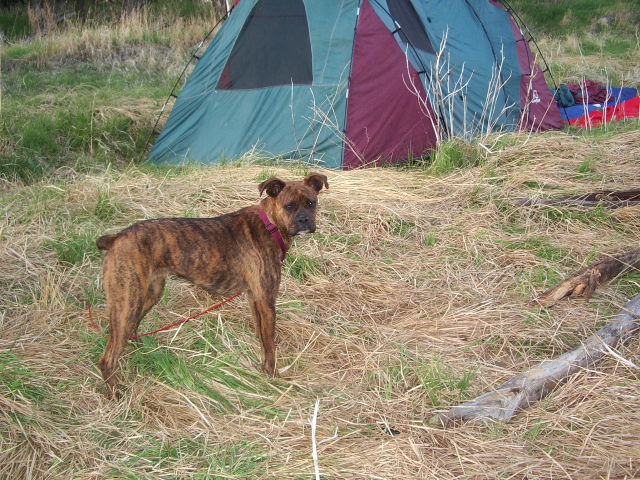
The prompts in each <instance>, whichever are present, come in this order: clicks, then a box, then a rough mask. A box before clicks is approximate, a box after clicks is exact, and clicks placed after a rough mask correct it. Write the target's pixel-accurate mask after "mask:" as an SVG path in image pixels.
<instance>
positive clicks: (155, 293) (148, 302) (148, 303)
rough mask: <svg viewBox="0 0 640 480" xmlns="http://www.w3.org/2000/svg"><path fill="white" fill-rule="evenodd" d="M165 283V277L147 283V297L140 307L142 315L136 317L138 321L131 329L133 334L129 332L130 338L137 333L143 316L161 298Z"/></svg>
mask: <svg viewBox="0 0 640 480" xmlns="http://www.w3.org/2000/svg"><path fill="white" fill-rule="evenodd" d="M165 282H166V277H157V278H155V279H153V280H151V282H150V283H149V288H148V290H147V295H146V297H145V299H144V305H143V306H142V313H141V314H140V316H139V317H138V321H137V322H136V326H135V328H134V329H133V332H131V336H132V337H133V336H134V335H135V334H136V333H137V332H138V327H139V326H140V322H141V321H142V319H143V318H144V316H145V315H146V314H147V313H149V310H151V309H152V308H153V306H154V305H155V304H156V303H158V302H159V301H160V299H161V298H162V294H163V293H164V285H165Z"/></svg>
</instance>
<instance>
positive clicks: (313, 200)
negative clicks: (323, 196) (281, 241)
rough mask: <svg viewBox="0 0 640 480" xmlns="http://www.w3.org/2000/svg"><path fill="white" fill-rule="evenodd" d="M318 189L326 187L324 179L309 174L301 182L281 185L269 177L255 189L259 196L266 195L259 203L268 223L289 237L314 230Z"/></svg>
mask: <svg viewBox="0 0 640 480" xmlns="http://www.w3.org/2000/svg"><path fill="white" fill-rule="evenodd" d="M322 187H324V188H329V183H328V182H327V177H326V176H325V175H321V174H319V173H310V174H309V175H307V176H306V177H305V178H304V180H302V181H298V182H285V181H282V180H280V179H279V178H276V177H271V178H268V179H267V180H265V181H264V182H262V183H261V184H260V185H259V186H258V190H259V191H260V195H262V192H267V195H268V196H267V198H266V199H264V200H263V201H262V204H263V205H264V207H265V210H266V211H267V213H268V214H269V217H270V218H271V221H272V222H274V223H275V224H276V226H277V227H278V228H279V229H280V230H283V231H285V232H287V234H289V235H290V236H294V235H298V234H300V233H313V232H315V231H316V206H317V204H318V193H319V192H320V190H322Z"/></svg>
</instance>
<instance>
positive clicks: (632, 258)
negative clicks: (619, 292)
mask: <svg viewBox="0 0 640 480" xmlns="http://www.w3.org/2000/svg"><path fill="white" fill-rule="evenodd" d="M637 269H640V249H637V250H632V251H630V252H626V253H622V254H619V255H615V256H612V257H610V258H605V259H604V260H600V261H599V262H596V263H594V264H592V265H589V266H588V267H586V268H583V269H582V270H579V271H577V272H576V273H575V274H574V275H572V276H571V277H569V278H568V279H566V280H564V281H563V282H561V283H560V284H558V285H556V286H555V287H553V288H550V289H549V290H547V291H546V292H544V293H542V294H541V295H540V296H539V297H538V298H536V302H538V303H539V304H540V305H543V306H545V307H548V306H551V305H554V304H556V303H557V302H558V301H560V300H561V299H563V298H565V297H577V296H583V297H584V298H585V299H586V300H589V299H590V298H591V295H593V292H594V291H595V290H596V288H598V285H600V284H601V283H603V282H607V281H609V280H611V279H612V278H614V277H616V276H618V275H621V274H623V273H626V272H628V271H629V270H637Z"/></svg>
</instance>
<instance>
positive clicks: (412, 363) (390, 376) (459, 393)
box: [369, 346, 476, 406]
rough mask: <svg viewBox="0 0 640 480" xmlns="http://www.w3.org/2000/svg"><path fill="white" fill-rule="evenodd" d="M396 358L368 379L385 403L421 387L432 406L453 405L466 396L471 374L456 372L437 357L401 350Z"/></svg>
mask: <svg viewBox="0 0 640 480" xmlns="http://www.w3.org/2000/svg"><path fill="white" fill-rule="evenodd" d="M399 348H400V355H399V356H397V357H394V358H389V359H388V361H386V362H384V363H383V365H381V366H380V368H378V369H377V370H376V371H374V372H372V373H371V375H370V380H369V382H370V388H372V389H374V390H377V391H379V393H380V395H381V396H382V397H383V398H386V399H392V398H394V397H395V396H397V395H401V394H404V392H406V391H407V390H408V389H410V388H415V387H417V386H419V387H422V391H424V393H425V395H426V396H427V398H428V399H429V402H430V403H431V404H432V405H433V406H440V405H445V404H454V403H456V402H458V401H461V400H465V399H467V398H468V396H469V390H470V388H471V385H472V382H473V379H474V378H475V377H476V372H475V371H466V372H457V371H456V370H455V369H454V368H453V367H452V366H451V365H450V364H448V363H447V362H445V361H444V360H442V359H441V358H439V357H437V356H433V357H431V356H423V355H419V354H414V353H409V352H408V351H407V350H405V349H404V348H403V347H402V346H400V347H399Z"/></svg>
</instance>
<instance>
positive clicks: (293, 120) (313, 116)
mask: <svg viewBox="0 0 640 480" xmlns="http://www.w3.org/2000/svg"><path fill="white" fill-rule="evenodd" d="M344 96H345V95H344V92H340V93H339V94H338V98H334V97H335V91H334V88H333V87H304V86H295V87H274V88H265V89H259V90H243V91H221V90H218V91H214V92H213V93H212V94H210V95H207V96H206V97H205V100H204V101H203V102H201V103H200V104H199V108H198V109H197V110H196V111H194V112H190V113H187V116H186V117H184V118H183V117H182V114H183V113H184V110H181V111H179V112H177V113H178V114H179V115H175V114H173V115H172V116H171V120H172V124H171V125H169V124H167V126H165V128H164V130H163V136H162V137H161V138H160V139H159V140H158V142H157V143H156V146H155V148H154V150H153V151H152V159H153V160H154V161H156V162H157V163H166V164H185V163H190V162H197V163H216V162H219V161H221V160H223V159H234V158H238V157H240V156H242V155H243V154H245V153H247V152H248V151H250V150H252V149H255V150H256V152H258V153H264V154H268V155H272V156H285V157H287V158H307V159H308V158H309V157H312V158H313V159H314V160H317V161H318V163H320V164H322V165H324V166H327V167H332V168H339V167H340V166H341V163H342V141H341V138H340V135H339V134H338V133H337V132H336V129H335V128H334V126H333V125H330V124H328V120H327V118H326V117H325V113H324V110H327V111H329V112H333V115H334V121H340V120H342V119H343V118H344V109H345V104H346V102H345V100H344ZM323 98H330V99H331V104H330V105H327V104H324V105H323V104H322V102H320V101H319V99H323ZM316 99H317V100H316ZM217 112H219V113H217ZM321 112H322V113H321ZM212 113H214V114H212ZM165 132H166V133H165Z"/></svg>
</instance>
